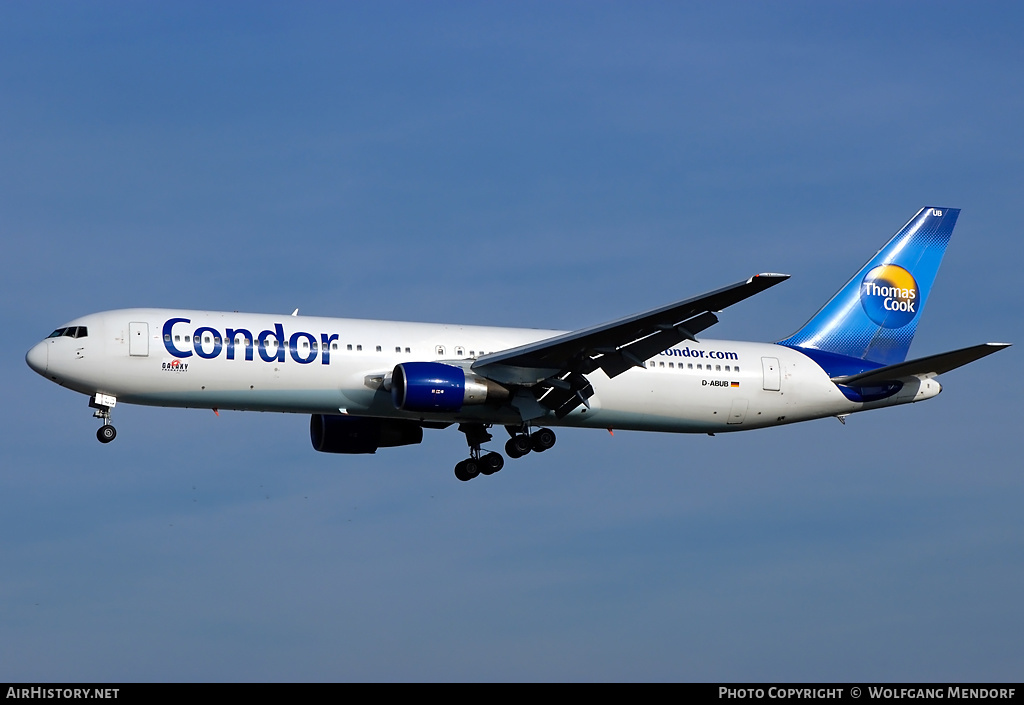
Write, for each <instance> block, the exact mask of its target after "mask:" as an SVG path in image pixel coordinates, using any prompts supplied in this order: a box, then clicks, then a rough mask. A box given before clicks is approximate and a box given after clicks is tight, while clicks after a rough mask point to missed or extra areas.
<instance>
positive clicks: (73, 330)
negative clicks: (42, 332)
mask: <svg viewBox="0 0 1024 705" xmlns="http://www.w3.org/2000/svg"><path fill="white" fill-rule="evenodd" d="M87 335H89V329H88V328H87V327H86V326H69V327H67V328H58V329H57V330H55V331H53V332H52V333H50V334H49V335H48V336H46V337H48V338H84V337H86V336H87Z"/></svg>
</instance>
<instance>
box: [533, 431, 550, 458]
mask: <svg viewBox="0 0 1024 705" xmlns="http://www.w3.org/2000/svg"><path fill="white" fill-rule="evenodd" d="M553 445H555V432H554V431H552V430H551V429H550V428H538V429H537V430H536V431H534V432H533V433H531V434H530V446H531V447H532V448H533V449H534V450H535V451H537V452H538V453H543V452H544V451H546V450H547V449H549V448H551V447H552V446H553Z"/></svg>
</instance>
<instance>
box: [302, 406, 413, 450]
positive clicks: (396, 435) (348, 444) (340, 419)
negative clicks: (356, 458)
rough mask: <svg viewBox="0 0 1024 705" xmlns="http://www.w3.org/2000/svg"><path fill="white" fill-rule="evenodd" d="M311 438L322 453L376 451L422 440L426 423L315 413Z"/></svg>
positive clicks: (312, 418) (314, 445)
mask: <svg viewBox="0 0 1024 705" xmlns="http://www.w3.org/2000/svg"><path fill="white" fill-rule="evenodd" d="M309 439H310V441H312V443H313V449H314V450H318V451H320V452H321V453H376V452H377V449H378V448H393V447H395V446H408V445H415V444H417V443H421V442H422V441H423V427H422V426H420V425H419V424H418V423H416V422H415V421H405V420H401V419H370V418H362V417H359V416H338V415H329V414H313V415H312V416H311V417H310V419H309Z"/></svg>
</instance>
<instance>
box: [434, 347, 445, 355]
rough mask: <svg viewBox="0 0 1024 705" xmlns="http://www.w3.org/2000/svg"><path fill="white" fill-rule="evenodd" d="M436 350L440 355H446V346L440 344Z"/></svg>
mask: <svg viewBox="0 0 1024 705" xmlns="http://www.w3.org/2000/svg"><path fill="white" fill-rule="evenodd" d="M434 352H435V353H437V354H438V355H444V346H443V345H438V346H437V347H436V348H434Z"/></svg>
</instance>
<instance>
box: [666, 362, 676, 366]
mask: <svg viewBox="0 0 1024 705" xmlns="http://www.w3.org/2000/svg"><path fill="white" fill-rule="evenodd" d="M668 366H669V367H675V366H676V363H674V362H670V363H668Z"/></svg>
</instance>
